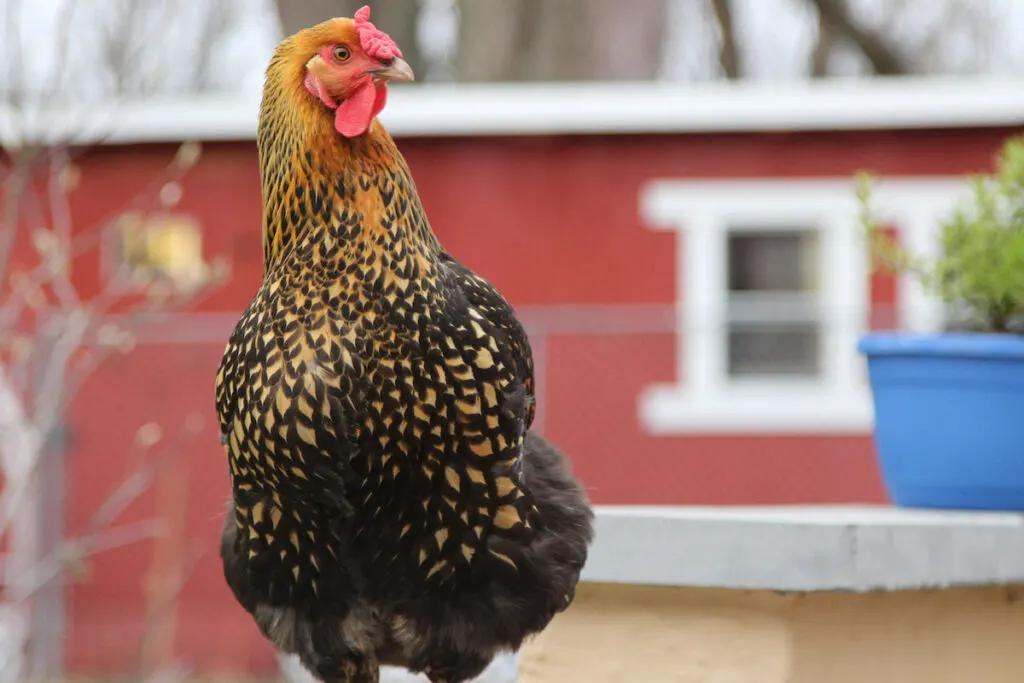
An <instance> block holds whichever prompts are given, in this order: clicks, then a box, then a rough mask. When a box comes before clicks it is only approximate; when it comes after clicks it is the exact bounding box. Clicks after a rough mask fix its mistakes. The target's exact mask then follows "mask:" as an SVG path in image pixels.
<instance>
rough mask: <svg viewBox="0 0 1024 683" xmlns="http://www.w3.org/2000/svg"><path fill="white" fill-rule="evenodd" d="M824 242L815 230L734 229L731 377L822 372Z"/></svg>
mask: <svg viewBox="0 0 1024 683" xmlns="http://www.w3.org/2000/svg"><path fill="white" fill-rule="evenodd" d="M819 250H820V241H819V239H818V231H817V229H816V228H814V227H797V226H794V227H793V228H792V229H789V230H785V229H783V230H774V231H764V230H759V229H758V228H757V227H756V226H745V227H731V228H730V229H729V231H728V233H727V242H726V259H727V264H726V268H727V270H726V272H727V275H726V277H727V279H728V283H727V287H728V300H727V313H726V326H727V333H726V365H727V368H726V371H727V374H728V375H729V377H730V378H743V377H773V376H780V377H787V376H797V377H815V376H818V375H820V374H821V358H820V353H819V350H820V348H821V315H820V305H819V301H818V279H819V278H818V268H819V267H820V265H821V258H820V254H819Z"/></svg>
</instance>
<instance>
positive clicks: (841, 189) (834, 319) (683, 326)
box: [638, 177, 966, 435]
mask: <svg viewBox="0 0 1024 683" xmlns="http://www.w3.org/2000/svg"><path fill="white" fill-rule="evenodd" d="M965 189H966V186H965V184H964V182H963V179H962V178H949V177H938V178H912V179H897V180H886V181H884V182H881V183H879V185H878V186H877V187H876V188H875V192H874V205H875V207H876V210H877V211H878V213H879V215H880V217H884V218H886V219H891V220H892V221H893V222H894V223H895V224H896V225H897V226H898V229H900V231H901V234H903V233H904V232H906V233H907V239H908V241H909V242H910V243H911V244H913V246H914V247H915V248H924V247H925V246H927V245H929V244H930V245H933V246H934V244H935V236H936V234H937V230H938V218H940V217H942V216H945V215H947V213H948V211H949V210H950V208H951V207H952V204H953V202H954V201H955V200H956V198H957V197H958V196H959V195H960V193H962V192H963V191H964V190H965ZM640 212H641V215H642V217H643V219H644V220H645V221H646V222H647V223H648V224H649V225H650V226H651V227H652V228H653V229H656V230H670V231H674V232H676V233H678V235H679V237H678V239H677V247H676V254H677V263H676V268H677V273H678V274H679V277H678V279H677V293H676V301H677V305H679V306H680V315H679V316H678V317H677V329H676V335H677V352H676V358H677V368H678V370H679V373H680V381H678V382H677V383H674V384H667V385H666V384H659V385H654V386H651V387H648V388H647V389H646V390H644V392H643V393H642V394H641V396H640V399H639V405H638V411H639V418H640V421H641V424H642V425H643V426H644V428H645V429H646V430H647V431H649V432H650V433H653V434H662V435H664V434H683V433H685V434H690V433H737V432H747V433H851V432H853V433H860V432H867V431H870V430H871V428H872V425H873V421H874V415H873V409H872V404H871V395H870V389H869V387H868V385H867V379H866V373H865V371H864V364H863V359H862V358H860V357H859V355H858V354H857V351H856V344H857V339H858V338H859V336H860V335H861V334H862V333H863V332H865V331H866V330H867V329H868V312H869V306H870V302H869V280H868V255H867V245H866V242H865V240H864V236H863V234H862V233H861V229H860V226H859V224H858V222H857V215H858V207H857V200H856V186H855V182H854V180H853V179H852V178H812V179H802V178H801V179H792V180H778V179H767V180H761V179H752V180H751V179H740V180H731V179H725V180H695V181H690V180H655V181H652V182H651V183H649V184H648V185H647V187H646V188H645V189H644V190H643V192H642V195H641V198H640ZM745 223H749V224H752V225H755V226H757V227H758V228H759V229H763V230H772V229H791V228H792V227H793V226H802V225H811V226H816V227H818V228H819V229H820V230H821V237H822V240H821V245H822V265H821V286H820V289H819V296H820V297H821V307H822V309H821V310H822V314H823V319H824V322H825V325H824V326H823V344H822V366H821V367H822V373H821V377H820V378H818V379H803V378H801V379H792V380H790V379H786V378H780V379H764V380H756V381H743V382H738V381H736V380H730V379H729V378H728V377H727V373H726V360H725V348H726V344H725V332H726V326H725V324H724V321H725V310H726V305H727V283H726V259H725V242H726V236H727V232H728V230H729V229H730V228H731V227H734V226H736V225H743V224H745ZM909 291H911V292H913V291H914V290H909ZM899 312H900V324H901V326H902V327H904V328H909V329H914V330H921V329H929V328H930V327H934V326H935V325H938V324H941V320H942V307H941V304H940V303H938V302H936V301H934V300H932V299H930V298H929V297H927V296H925V295H924V294H923V293H921V292H917V293H916V294H911V295H909V296H905V297H903V298H902V299H901V301H900V306H899Z"/></svg>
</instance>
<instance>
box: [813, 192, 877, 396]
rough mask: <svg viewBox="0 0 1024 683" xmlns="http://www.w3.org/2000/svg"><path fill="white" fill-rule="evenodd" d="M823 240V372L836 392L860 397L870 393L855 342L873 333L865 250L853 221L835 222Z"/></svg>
mask: <svg viewBox="0 0 1024 683" xmlns="http://www.w3.org/2000/svg"><path fill="white" fill-rule="evenodd" d="M851 208H852V207H851ZM822 238H823V242H822V270H824V271H825V273H827V275H824V276H823V277H827V279H828V287H827V288H826V287H823V288H822V295H823V303H824V312H823V319H824V321H825V323H824V324H825V326H826V330H825V344H824V346H825V347H826V348H827V350H826V351H825V353H826V355H825V358H824V359H823V367H824V368H826V369H827V373H828V376H827V381H828V383H829V385H830V386H831V387H832V388H833V390H835V391H837V392H840V393H861V392H863V391H865V390H866V388H867V387H866V384H865V376H864V373H863V360H862V359H861V358H860V356H859V355H858V353H857V341H858V340H859V339H860V336H861V335H862V334H863V333H864V332H865V331H866V330H867V329H868V327H869V317H870V316H869V309H870V278H869V268H868V249H867V244H866V242H865V239H864V234H863V232H862V229H861V226H860V224H859V223H858V222H857V219H856V216H853V215H849V216H847V215H843V214H836V215H834V216H831V217H830V219H829V221H828V225H827V226H826V227H825V229H824V230H822Z"/></svg>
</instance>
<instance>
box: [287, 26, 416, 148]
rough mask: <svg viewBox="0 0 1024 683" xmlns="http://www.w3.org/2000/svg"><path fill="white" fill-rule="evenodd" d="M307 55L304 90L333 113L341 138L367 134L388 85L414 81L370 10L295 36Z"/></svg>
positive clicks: (385, 98) (393, 42)
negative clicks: (390, 82) (371, 21)
mask: <svg viewBox="0 0 1024 683" xmlns="http://www.w3.org/2000/svg"><path fill="white" fill-rule="evenodd" d="M294 39H295V45H294V46H293V48H294V47H298V46H301V47H302V49H304V50H306V53H305V54H307V55H308V59H307V60H306V62H305V71H304V76H303V85H304V86H305V89H306V91H307V92H308V93H309V96H310V97H313V98H316V99H317V100H319V102H320V103H321V104H322V105H323V106H324V107H327V108H329V109H332V110H334V127H335V129H336V130H337V131H338V133H340V134H341V135H344V136H345V137H350V138H351V137H356V136H359V135H362V134H364V133H366V132H367V131H368V130H370V126H371V125H372V123H373V119H374V117H376V116H377V114H379V113H380V111H381V110H382V109H383V108H384V105H385V103H386V102H387V84H388V82H389V81H411V80H413V73H412V69H411V68H410V67H409V65H408V64H407V63H406V62H405V60H403V59H402V51H401V50H399V49H398V46H397V45H396V44H395V41H393V40H392V39H391V37H390V36H389V35H388V34H386V33H384V32H383V31H381V30H380V29H378V28H377V27H376V26H374V25H373V24H372V23H370V8H369V7H363V8H362V9H361V10H359V11H358V12H356V14H355V17H354V18H353V19H331V20H329V21H326V22H324V23H322V24H319V25H317V26H314V27H312V28H310V29H307V30H306V31H300V32H299V33H298V34H296V35H295V36H294Z"/></svg>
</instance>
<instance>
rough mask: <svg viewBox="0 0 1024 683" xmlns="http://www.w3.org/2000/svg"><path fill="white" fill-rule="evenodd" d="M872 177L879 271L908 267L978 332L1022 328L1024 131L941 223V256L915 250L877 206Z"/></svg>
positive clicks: (862, 178) (868, 219)
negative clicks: (886, 221) (877, 211)
mask: <svg viewBox="0 0 1024 683" xmlns="http://www.w3.org/2000/svg"><path fill="white" fill-rule="evenodd" d="M872 182H873V177H872V176H870V175H869V174H866V173H861V174H858V177H857V185H858V187H857V196H858V200H859V203H860V220H861V224H862V225H863V226H864V227H865V229H866V230H867V233H868V240H869V250H870V254H871V265H872V269H873V270H875V271H883V272H888V273H893V274H899V273H908V274H911V275H913V276H914V277H916V278H918V279H919V280H920V282H921V284H922V285H923V286H924V288H925V289H926V290H927V291H929V292H930V293H932V294H934V295H936V296H938V297H939V298H941V299H942V300H943V301H944V302H946V303H948V304H952V305H953V306H955V307H956V308H957V309H958V313H960V314H962V315H963V316H964V321H963V323H964V325H965V326H966V327H968V328H969V329H971V330H974V331H984V332H1021V331H1024V330H1022V329H1021V322H1022V321H1024V136H1020V137H1014V138H1010V139H1009V140H1007V142H1006V143H1005V145H1004V146H1003V148H1002V149H1001V150H1000V153H999V155H998V157H997V164H996V171H995V173H993V174H990V175H977V176H973V177H972V178H971V179H970V181H969V182H970V187H971V189H972V194H971V196H970V198H969V200H968V201H964V202H961V203H960V204H959V205H958V206H957V207H956V209H955V210H954V211H953V215H951V216H949V217H948V218H946V219H945V220H944V221H942V223H941V233H940V234H941V249H940V251H939V256H938V257H937V258H935V259H932V260H927V259H924V258H922V257H920V256H919V255H917V254H914V253H912V252H910V251H909V250H908V249H907V248H905V247H904V246H901V245H900V244H898V243H897V241H896V240H895V239H893V237H892V235H891V233H889V232H888V231H886V230H884V225H883V224H881V223H880V222H879V221H878V220H877V219H876V218H875V216H874V214H873V211H872V207H871V185H872Z"/></svg>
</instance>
